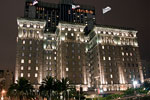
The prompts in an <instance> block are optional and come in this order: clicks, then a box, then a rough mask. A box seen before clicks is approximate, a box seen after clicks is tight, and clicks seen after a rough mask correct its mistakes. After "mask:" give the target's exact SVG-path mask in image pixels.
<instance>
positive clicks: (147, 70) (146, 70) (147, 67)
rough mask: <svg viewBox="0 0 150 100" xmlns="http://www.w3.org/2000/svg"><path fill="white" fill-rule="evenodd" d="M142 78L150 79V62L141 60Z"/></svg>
mask: <svg viewBox="0 0 150 100" xmlns="http://www.w3.org/2000/svg"><path fill="white" fill-rule="evenodd" d="M142 66H143V75H144V80H147V79H148V80H149V79H150V62H149V61H146V60H142Z"/></svg>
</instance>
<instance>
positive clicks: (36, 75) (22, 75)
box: [20, 73, 38, 77]
mask: <svg viewBox="0 0 150 100" xmlns="http://www.w3.org/2000/svg"><path fill="white" fill-rule="evenodd" d="M20 76H21V77H24V74H23V73H21V74H20ZM27 76H28V77H30V76H31V74H30V73H28V74H27ZM34 77H38V74H37V73H35V74H34Z"/></svg>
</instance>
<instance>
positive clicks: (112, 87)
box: [87, 26, 143, 91]
mask: <svg viewBox="0 0 150 100" xmlns="http://www.w3.org/2000/svg"><path fill="white" fill-rule="evenodd" d="M136 33H137V31H134V30H125V29H118V28H109V27H102V26H95V28H94V29H93V31H91V33H89V35H88V36H89V41H88V45H87V56H88V61H87V62H88V63H87V65H88V67H87V68H88V71H89V76H88V77H89V78H88V80H89V81H88V85H89V87H95V88H97V89H102V90H104V91H117V90H126V89H127V88H130V87H132V86H133V82H134V81H138V83H139V84H140V83H142V82H143V73H142V66H141V60H140V56H139V49H138V43H137V37H136Z"/></svg>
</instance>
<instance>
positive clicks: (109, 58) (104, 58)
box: [103, 57, 111, 60]
mask: <svg viewBox="0 0 150 100" xmlns="http://www.w3.org/2000/svg"><path fill="white" fill-rule="evenodd" d="M103 60H106V57H103ZM108 60H111V57H108Z"/></svg>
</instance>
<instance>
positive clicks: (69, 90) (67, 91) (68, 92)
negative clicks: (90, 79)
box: [67, 89, 70, 100]
mask: <svg viewBox="0 0 150 100" xmlns="http://www.w3.org/2000/svg"><path fill="white" fill-rule="evenodd" d="M69 91H70V90H69V89H68V90H67V92H68V100H69Z"/></svg>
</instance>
